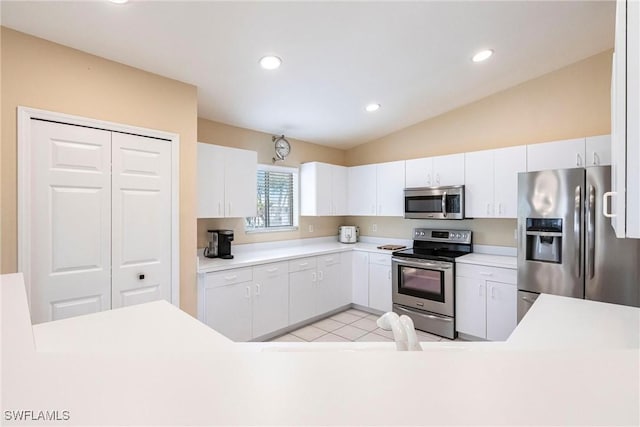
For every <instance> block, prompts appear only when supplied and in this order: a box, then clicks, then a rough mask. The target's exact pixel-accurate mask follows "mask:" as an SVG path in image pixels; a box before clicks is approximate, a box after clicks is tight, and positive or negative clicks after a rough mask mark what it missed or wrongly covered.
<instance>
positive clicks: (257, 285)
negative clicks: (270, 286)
mask: <svg viewBox="0 0 640 427" xmlns="http://www.w3.org/2000/svg"><path fill="white" fill-rule="evenodd" d="M256 296H260V283H256Z"/></svg>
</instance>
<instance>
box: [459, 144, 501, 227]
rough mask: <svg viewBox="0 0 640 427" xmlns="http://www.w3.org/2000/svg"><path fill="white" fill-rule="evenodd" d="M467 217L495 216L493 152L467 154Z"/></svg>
mask: <svg viewBox="0 0 640 427" xmlns="http://www.w3.org/2000/svg"><path fill="white" fill-rule="evenodd" d="M464 164H465V171H464V173H465V182H466V184H465V216H467V217H470V218H490V217H493V216H494V203H493V202H494V200H493V193H494V181H493V170H494V163H493V150H487V151H476V152H473V153H466V154H465V162H464Z"/></svg>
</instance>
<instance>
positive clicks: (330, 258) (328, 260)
mask: <svg viewBox="0 0 640 427" xmlns="http://www.w3.org/2000/svg"><path fill="white" fill-rule="evenodd" d="M324 262H333V257H329V258H327V259H325V260H324Z"/></svg>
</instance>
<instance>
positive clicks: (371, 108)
mask: <svg viewBox="0 0 640 427" xmlns="http://www.w3.org/2000/svg"><path fill="white" fill-rule="evenodd" d="M364 109H365V110H367V111H368V112H370V113H371V112H373V111H378V110H379V109H380V104H369V105H367V106H366V107H365V108H364Z"/></svg>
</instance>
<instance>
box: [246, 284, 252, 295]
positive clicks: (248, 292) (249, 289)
mask: <svg viewBox="0 0 640 427" xmlns="http://www.w3.org/2000/svg"><path fill="white" fill-rule="evenodd" d="M246 297H247V298H251V288H250V287H249V286H247V295H246Z"/></svg>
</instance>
